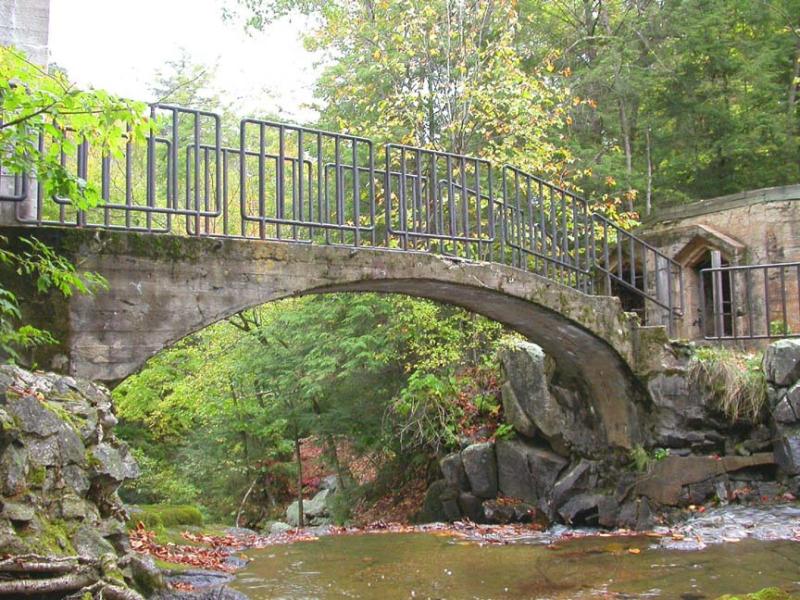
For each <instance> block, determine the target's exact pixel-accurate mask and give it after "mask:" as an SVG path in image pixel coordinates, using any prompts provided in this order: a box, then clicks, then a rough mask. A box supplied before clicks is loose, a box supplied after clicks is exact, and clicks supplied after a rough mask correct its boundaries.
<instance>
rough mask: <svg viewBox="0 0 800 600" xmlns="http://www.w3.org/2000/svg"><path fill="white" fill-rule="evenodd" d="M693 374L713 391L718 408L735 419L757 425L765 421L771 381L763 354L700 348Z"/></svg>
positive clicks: (731, 418)
mask: <svg viewBox="0 0 800 600" xmlns="http://www.w3.org/2000/svg"><path fill="white" fill-rule="evenodd" d="M689 377H690V379H691V380H693V381H694V382H695V383H697V384H699V385H700V386H703V387H705V388H706V389H708V390H709V391H710V392H711V394H712V400H713V402H714V404H715V406H716V408H717V409H718V410H719V411H720V412H722V413H723V414H725V415H726V416H727V417H728V419H730V421H731V422H737V421H745V422H750V423H753V424H756V423H758V422H759V421H760V420H761V418H762V413H763V409H764V404H765V402H766V399H767V381H766V377H765V376H764V370H763V369H762V368H761V355H760V354H744V353H739V352H735V351H733V350H729V349H727V348H713V347H703V348H698V349H697V350H696V351H695V354H694V357H693V359H692V362H691V364H690V367H689Z"/></svg>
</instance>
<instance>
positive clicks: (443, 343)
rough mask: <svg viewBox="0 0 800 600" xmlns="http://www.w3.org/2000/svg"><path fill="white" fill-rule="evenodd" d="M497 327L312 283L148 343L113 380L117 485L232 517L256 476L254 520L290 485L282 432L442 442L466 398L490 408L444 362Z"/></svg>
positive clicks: (414, 445) (368, 449)
mask: <svg viewBox="0 0 800 600" xmlns="http://www.w3.org/2000/svg"><path fill="white" fill-rule="evenodd" d="M502 334H503V329H502V327H501V326H499V325H498V324H496V323H491V322H489V321H487V320H485V319H481V318H478V317H476V316H475V315H471V314H468V313H466V312H464V311H461V310H458V309H455V308H452V307H446V306H441V305H437V304H435V303H432V302H428V301H423V300H415V299H411V298H407V297H402V296H383V295H377V294H336V295H324V296H315V297H306V298H299V299H291V300H284V301H281V302H276V303H273V304H269V305H266V306H264V307H261V308H258V309H253V310H249V311H245V312H244V313H241V314H240V315H237V316H235V317H233V318H231V319H229V320H228V321H224V322H221V323H218V324H217V325H214V326H212V327H210V328H208V329H206V330H204V331H201V332H199V333H197V334H195V335H193V336H190V337H188V338H186V339H184V340H182V341H180V342H178V343H177V344H176V345H175V346H173V347H172V348H169V349H167V350H165V351H163V352H161V353H160V354H159V355H157V356H156V357H154V358H153V359H152V360H150V361H149V363H148V364H147V366H146V367H145V368H144V369H143V370H142V371H141V372H140V373H138V374H137V375H134V376H133V377H130V378H129V379H127V380H126V381H124V382H123V383H122V384H120V385H119V386H118V387H117V388H116V389H115V390H114V399H115V403H116V406H117V409H118V413H119V415H120V417H121V419H122V422H121V428H120V431H119V434H120V436H121V437H123V438H124V439H126V440H127V441H128V442H129V443H130V444H131V445H132V446H133V447H134V448H135V449H136V453H137V458H138V459H139V460H140V464H141V465H142V471H143V475H142V477H141V478H140V480H139V481H138V482H135V483H133V484H132V486H129V487H128V488H126V489H124V490H123V494H124V497H125V498H126V500H128V501H139V502H141V501H150V502H154V501H159V502H165V501H168V502H176V501H198V502H202V503H203V505H204V506H206V507H207V508H208V509H209V510H210V512H211V513H212V515H214V516H215V517H216V518H220V519H231V518H232V517H233V516H234V515H235V513H236V512H237V510H238V503H239V499H241V498H242V497H243V496H244V494H245V492H246V491H247V490H248V489H249V488H250V486H251V485H252V484H253V482H254V481H255V482H256V485H255V486H254V490H253V492H252V493H251V495H250V496H249V504H250V509H249V510H250V514H249V516H248V521H249V522H257V521H258V520H259V519H262V518H267V516H268V515H269V514H271V511H273V510H274V509H273V507H274V506H275V505H276V504H277V503H278V502H280V501H281V500H283V499H285V498H286V497H287V495H288V494H289V492H290V490H291V487H292V486H293V483H292V482H293V481H294V477H295V475H296V471H295V469H294V467H293V466H292V462H291V461H292V445H293V439H294V436H295V435H299V436H301V437H305V436H309V435H313V436H315V437H316V438H317V439H320V440H328V439H346V440H348V441H349V442H350V444H351V447H352V448H353V450H354V451H356V452H358V453H363V454H370V455H376V456H378V455H379V456H387V457H396V456H400V455H402V456H404V457H406V458H407V459H408V460H413V456H414V455H415V454H416V453H422V454H423V455H424V456H428V455H430V454H435V453H436V452H438V451H440V450H443V449H445V448H449V447H452V446H453V445H454V444H455V443H456V441H457V435H458V433H459V429H460V428H461V427H462V426H463V425H462V417H463V416H464V408H463V406H464V405H465V404H464V403H465V402H467V403H469V402H472V403H471V404H469V405H470V406H471V409H472V410H474V412H475V413H478V412H479V410H481V409H482V410H485V411H488V413H491V414H492V415H495V414H496V412H497V411H498V410H499V406H498V403H497V399H496V397H492V396H491V395H490V394H488V393H485V392H484V391H483V390H482V388H481V385H483V384H481V383H480V382H478V379H476V378H478V377H479V374H475V375H474V376H473V375H465V374H463V373H462V374H461V375H459V377H458V378H456V372H457V371H459V370H460V369H462V368H463V367H464V365H467V364H474V363H475V362H483V361H484V360H485V357H487V356H492V355H493V354H494V351H493V348H494V347H495V346H496V344H497V343H498V342H499V340H500V339H501V336H502ZM473 380H474V381H475V383H473ZM466 388H470V389H469V390H466ZM472 388H474V389H475V391H474V392H473V391H471V390H472ZM465 390H466V391H465ZM465 394H466V395H467V396H469V398H472V397H475V398H476V399H475V400H472V401H469V400H465V399H462V396H464V395H465ZM478 407H482V408H481V409H479V408H478ZM329 451H330V448H329V449H328V450H327V451H326V452H329ZM329 458H330V459H331V464H332V465H335V464H336V463H337V462H338V457H336V456H330V457H329ZM343 468H344V469H346V468H347V465H343ZM195 490H196V491H197V492H198V493H197V494H196V495H195V493H194V491H195ZM178 498H180V500H178ZM184 498H185V500H184ZM195 498H196V500H194V499H195ZM342 519H346V515H344V513H343V516H342Z"/></svg>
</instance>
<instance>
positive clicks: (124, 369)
mask: <svg viewBox="0 0 800 600" xmlns="http://www.w3.org/2000/svg"><path fill="white" fill-rule="evenodd" d="M30 232H31V230H30V229H28V230H25V229H21V228H18V229H13V230H10V229H9V230H6V231H5V233H6V234H7V235H9V237H13V236H17V237H19V236H21V235H28V234H29V233H30ZM36 236H37V237H39V238H40V239H43V240H45V241H47V242H48V243H49V244H50V245H51V246H53V247H54V248H57V249H58V250H59V251H60V252H62V253H63V254H65V255H66V256H67V257H69V258H70V259H71V260H73V262H75V263H76V264H79V265H80V268H81V269H85V270H87V271H94V272H97V273H100V274H101V275H103V276H104V277H105V278H106V279H107V280H108V284H109V286H108V290H106V291H104V292H101V293H98V294H97V295H96V296H94V297H90V296H80V295H78V296H73V297H72V298H70V299H68V300H66V301H63V300H62V301H60V302H61V303H60V304H59V301H58V300H57V299H51V300H50V302H51V306H50V308H49V310H50V314H51V315H56V314H57V315H60V316H59V317H58V320H60V321H61V320H63V327H61V329H62V330H61V331H59V332H57V333H59V334H60V335H61V337H62V338H63V339H64V340H65V342H64V343H63V344H62V347H61V348H60V356H50V357H49V359H48V360H49V361H50V362H49V363H47V362H44V361H42V362H40V364H42V366H46V367H50V366H52V364H53V362H54V361H59V360H60V361H61V363H62V364H61V365H60V366H61V367H62V370H64V369H66V370H68V371H69V372H70V373H71V374H73V375H76V376H80V377H85V378H89V379H95V380H100V381H106V382H110V383H114V382H116V381H120V380H121V379H123V378H125V377H127V376H128V375H130V374H132V373H134V372H135V371H137V370H138V369H139V368H141V366H142V365H143V364H144V362H145V361H146V360H147V359H148V358H149V357H150V356H152V355H153V354H155V353H156V352H158V351H159V350H161V349H163V348H165V347H167V346H168V345H170V344H172V343H174V342H175V341H177V340H179V339H181V338H183V337H185V336H186V335H188V334H190V333H193V332H194V331H197V330H199V329H202V328H203V327H206V326H208V325H210V324H212V323H214V322H217V321H219V320H221V319H223V318H225V317H228V316H230V315H233V314H235V313H236V312H238V311H240V310H243V309H245V308H249V307H253V306H257V305H260V304H264V303H266V302H270V301H273V300H278V299H281V298H287V297H291V296H298V295H305V294H316V293H328V292H359V291H363V292H386V293H400V294H407V295H411V296H418V297H422V298H428V299H431V300H436V301H439V302H443V303H448V304H453V305H456V306H460V307H462V308H465V309H468V310H470V311H473V312H476V313H479V314H481V315H484V316H486V317H488V318H490V319H493V320H495V321H498V322H500V323H503V324H505V325H507V326H508V327H510V328H512V329H514V330H516V331H518V332H519V333H521V334H523V335H524V336H526V337H527V338H529V339H530V340H531V341H533V342H535V343H536V344H538V345H539V346H541V347H542V348H543V349H544V351H545V352H546V353H547V354H549V355H550V356H552V357H553V358H554V359H555V361H556V363H557V365H558V366H559V369H560V370H561V372H562V373H565V374H567V376H568V378H570V379H571V380H572V382H573V383H574V384H575V385H577V386H578V387H580V388H581V389H583V390H584V391H585V394H586V396H587V397H589V398H591V399H592V412H593V414H595V415H596V418H597V420H598V422H599V424H600V425H601V427H600V428H601V430H602V432H603V437H604V438H605V440H606V441H607V443H608V444H610V445H613V446H622V447H630V446H632V445H633V444H635V443H640V442H641V439H640V436H641V435H642V432H641V428H640V427H639V424H640V421H641V416H640V413H641V411H642V406H643V400H644V398H645V394H644V393H643V392H642V390H641V388H640V386H639V383H638V381H637V379H636V378H635V376H634V375H633V367H634V337H635V335H636V325H635V319H631V317H630V316H629V315H626V314H625V313H624V312H623V311H622V310H621V308H620V305H619V301H618V300H617V299H616V298H610V297H600V296H587V295H585V294H582V293H581V292H578V291H576V290H574V289H572V288H567V287H565V286H562V285H559V284H557V283H555V282H553V281H551V280H548V279H545V278H543V277H540V276H537V275H535V274H532V273H527V272H523V271H520V270H518V269H514V268H511V267H506V266H502V265H496V264H486V263H474V262H465V261H459V260H453V259H450V258H446V257H441V256H436V255H430V254H412V253H407V252H403V253H401V252H394V251H390V250H376V249H367V248H359V249H355V248H349V247H335V246H318V245H310V244H288V243H284V242H269V241H263V242H258V241H253V240H236V239H213V238H189V237H178V236H169V235H152V234H135V233H130V232H108V231H98V230H81V229H55V228H53V229H37V230H36ZM38 312H41V311H38ZM31 316H32V317H34V318H35V316H36V315H35V314H31ZM42 324H43V325H45V326H51V325H52V323H42Z"/></svg>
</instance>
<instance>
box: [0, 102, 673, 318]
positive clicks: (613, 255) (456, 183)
mask: <svg viewBox="0 0 800 600" xmlns="http://www.w3.org/2000/svg"><path fill="white" fill-rule="evenodd" d="M151 113H152V116H153V117H154V118H156V119H157V123H158V127H157V131H156V132H155V133H153V134H152V135H151V136H150V137H149V138H148V140H147V143H146V144H144V145H143V146H142V147H140V146H135V145H132V144H128V145H127V147H126V149H125V152H124V153H123V156H122V157H121V158H116V157H110V156H102V155H101V154H100V153H99V152H98V151H96V150H95V149H93V148H90V147H89V146H88V145H87V144H86V143H78V144H77V152H76V154H75V156H67V155H64V154H62V155H61V163H62V165H64V166H65V167H66V168H68V169H71V170H74V172H75V173H76V174H77V175H78V176H79V177H81V178H83V179H85V180H86V181H87V182H88V183H89V184H91V185H94V186H96V188H97V189H98V190H99V191H100V196H101V198H102V202H101V203H100V204H99V205H98V206H95V207H92V208H89V209H86V210H80V209H78V208H77V207H76V206H75V205H74V204H73V203H72V202H70V200H69V199H66V198H56V197H53V198H45V197H44V195H43V193H42V188H41V186H37V185H32V183H31V182H30V181H28V179H27V178H26V177H20V176H17V177H12V178H11V179H12V180H11V182H8V181H6V184H9V183H10V185H6V188H7V189H8V192H7V193H6V195H5V196H0V200H5V201H9V202H13V203H14V204H15V206H16V220H17V221H18V222H20V223H24V224H28V225H39V226H40V225H60V226H78V227H99V228H106V229H124V230H132V231H142V232H151V233H173V234H180V235H190V236H216V237H231V238H238V239H257V240H267V239H269V240H284V241H291V242H297V243H318V244H335V245H346V246H351V247H376V248H386V249H392V250H399V251H408V252H432V253H438V254H442V255H446V256H450V257H454V258H460V259H465V260H481V261H489V262H496V263H502V264H506V265H511V266H513V267H516V268H519V269H523V270H526V271H530V272H533V273H537V274H539V275H541V276H543V277H546V278H548V279H551V280H554V281H557V282H558V283H561V284H563V285H567V286H570V287H573V288H575V289H578V290H580V291H582V292H584V293H605V294H619V293H620V292H619V290H623V289H624V290H625V293H627V294H632V295H634V296H635V297H636V298H638V300H639V301H640V303H641V304H642V305H646V304H647V303H651V305H652V306H651V307H650V310H643V311H641V314H642V316H643V318H645V320H651V321H652V320H653V319H652V316H653V315H655V314H657V315H658V319H657V321H658V322H659V323H664V324H667V325H669V326H670V327H671V326H672V325H673V323H674V320H675V318H676V317H678V316H679V315H681V314H682V312H683V279H682V273H681V268H680V265H678V264H677V263H675V262H674V261H673V260H671V259H670V258H668V257H667V256H665V255H664V254H662V253H660V252H659V251H658V250H657V249H655V248H653V247H652V246H650V245H648V244H647V243H645V242H644V241H643V240H641V239H640V238H638V237H637V236H635V235H633V234H632V233H630V232H627V231H624V230H623V229H621V228H620V227H618V226H616V225H614V224H613V223H611V222H610V221H608V220H607V219H605V218H604V217H602V216H600V215H598V214H594V213H593V212H592V211H591V208H590V206H589V204H588V203H587V202H586V200H584V199H583V198H581V197H580V196H578V195H576V194H574V193H573V192H570V191H568V190H566V189H563V188H561V187H559V186H557V185H554V184H552V183H550V182H547V181H545V180H543V179H541V178H538V177H536V176H534V175H531V174H529V173H526V172H524V171H522V170H520V169H518V168H516V167H513V166H510V165H503V166H500V167H497V166H495V165H493V164H492V163H490V162H489V161H487V160H485V159H481V158H477V157H472V156H466V155H460V154H452V153H448V152H440V151H434V150H429V149H423V148H415V147H412V146H406V145H401V144H388V145H386V146H384V147H383V148H382V152H380V151H378V150H377V149H376V147H375V144H374V143H373V142H372V141H371V140H369V139H367V138H363V137H358V136H353V135H346V134H341V133H333V132H328V131H322V130H318V129H313V128H308V127H300V126H297V125H288V124H284V123H276V122H272V121H263V120H258V119H244V120H242V121H240V123H239V128H238V131H235V130H231V129H230V128H226V127H225V125H224V124H223V123H222V119H221V118H220V116H219V115H217V114H215V113H212V112H208V111H202V110H194V109H188V108H183V107H178V106H171V105H155V106H153V107H152V109H151ZM77 142H79V140H76V143H77ZM47 146H48V140H47V139H46V138H45V137H44V136H40V137H39V147H40V148H41V149H42V150H46V149H47ZM0 160H2V152H0ZM0 166H1V165H0ZM4 178H5V179H8V177H7V176H4ZM498 182H499V185H498ZM2 191H3V190H2V187H0V193H2ZM29 196H32V197H33V198H29ZM26 200H28V201H27V202H26ZM626 308H627V307H626Z"/></svg>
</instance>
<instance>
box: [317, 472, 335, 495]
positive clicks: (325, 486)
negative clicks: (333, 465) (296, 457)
mask: <svg viewBox="0 0 800 600" xmlns="http://www.w3.org/2000/svg"><path fill="white" fill-rule="evenodd" d="M319 489H321V490H331V491H332V492H335V491H336V490H338V489H339V477H338V476H336V475H328V476H326V477H323V478H322V481H320V482H319Z"/></svg>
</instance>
